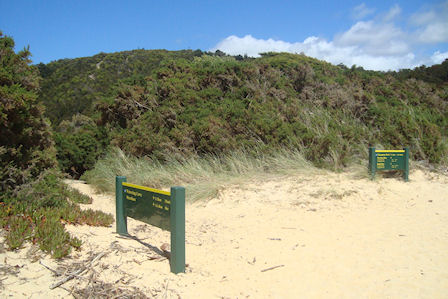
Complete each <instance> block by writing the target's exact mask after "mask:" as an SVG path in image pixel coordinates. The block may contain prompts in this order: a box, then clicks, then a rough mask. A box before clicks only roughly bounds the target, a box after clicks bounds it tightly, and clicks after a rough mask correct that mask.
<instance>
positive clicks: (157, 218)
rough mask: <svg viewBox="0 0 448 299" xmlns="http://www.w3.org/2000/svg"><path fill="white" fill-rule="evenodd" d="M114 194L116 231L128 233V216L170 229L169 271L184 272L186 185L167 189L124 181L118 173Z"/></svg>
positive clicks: (124, 178) (122, 233)
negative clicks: (168, 190)
mask: <svg viewBox="0 0 448 299" xmlns="http://www.w3.org/2000/svg"><path fill="white" fill-rule="evenodd" d="M115 193H116V215H117V233H119V234H120V235H129V234H128V229H127V217H131V218H134V219H136V220H140V221H142V222H145V223H148V224H150V225H154V226H157V227H159V228H161V229H163V230H168V231H170V233H171V254H170V268H171V272H173V273H176V274H177V273H180V272H185V188H183V187H171V191H170V192H167V191H162V190H157V189H153V188H149V187H145V186H139V185H135V184H131V183H127V182H126V177H123V176H117V177H116V181H115Z"/></svg>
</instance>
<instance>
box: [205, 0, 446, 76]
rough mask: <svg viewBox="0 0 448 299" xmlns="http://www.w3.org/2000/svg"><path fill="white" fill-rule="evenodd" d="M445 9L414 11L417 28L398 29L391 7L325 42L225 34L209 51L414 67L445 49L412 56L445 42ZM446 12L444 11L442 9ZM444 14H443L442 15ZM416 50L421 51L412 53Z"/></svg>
mask: <svg viewBox="0 0 448 299" xmlns="http://www.w3.org/2000/svg"><path fill="white" fill-rule="evenodd" d="M443 7H444V8H445V10H441V9H439V10H435V9H432V10H429V11H428V10H427V11H424V12H421V13H419V14H414V15H413V16H412V17H411V19H410V22H411V23H412V24H414V26H417V28H416V29H415V30H414V31H410V30H406V28H404V29H403V28H400V27H398V26H397V25H396V24H395V23H394V22H393V19H394V18H395V17H396V16H398V15H399V14H400V13H401V8H400V7H399V6H398V5H395V6H393V7H392V8H391V9H390V10H389V11H388V12H387V13H386V14H385V15H383V17H377V18H373V19H372V20H367V21H358V22H356V23H355V24H354V25H353V26H351V27H350V28H349V29H348V30H347V31H345V32H342V33H340V34H337V35H335V36H334V38H333V39H332V40H326V39H322V38H318V37H315V36H310V37H308V38H306V39H305V40H304V41H302V42H293V43H291V42H287V41H282V40H274V39H271V38H270V39H257V38H255V37H253V36H252V35H246V36H244V37H238V36H235V35H232V36H229V37H227V38H225V39H223V40H222V41H220V42H219V43H218V44H217V45H216V46H215V47H214V48H213V49H211V50H212V51H215V50H218V49H219V50H221V51H223V52H225V53H228V54H230V55H238V54H241V55H244V54H246V55H248V56H253V57H257V56H259V53H263V52H290V53H301V52H303V53H305V54H306V55H308V56H311V57H315V58H318V59H322V60H325V61H328V62H331V63H333V64H339V63H343V64H345V65H347V66H349V67H350V66H352V65H354V64H356V65H358V66H362V67H364V68H365V69H371V70H382V71H387V70H398V69H403V68H414V67H416V66H418V65H421V64H422V63H440V62H442V61H443V60H444V59H445V58H446V56H447V53H448V52H444V53H440V52H438V51H437V52H435V53H434V54H433V55H432V56H431V57H429V56H426V57H416V55H415V54H414V53H413V51H417V50H416V49H417V47H418V46H419V45H424V44H427V43H430V42H431V43H440V42H447V41H448V1H446V2H445V3H444V6H443ZM354 11H355V12H358V15H357V16H358V17H361V16H365V15H366V14H367V13H370V12H369V11H368V8H367V7H366V6H365V4H361V5H359V6H357V7H355V9H354ZM444 11H445V12H444ZM443 16H445V17H443ZM417 52H420V53H421V51H417Z"/></svg>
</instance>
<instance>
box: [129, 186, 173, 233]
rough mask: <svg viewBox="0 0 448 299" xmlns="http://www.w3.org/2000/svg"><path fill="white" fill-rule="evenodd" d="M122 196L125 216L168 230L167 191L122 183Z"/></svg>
mask: <svg viewBox="0 0 448 299" xmlns="http://www.w3.org/2000/svg"><path fill="white" fill-rule="evenodd" d="M123 198H124V199H125V206H126V214H127V216H129V217H132V218H134V219H136V220H140V221H142V222H145V223H148V224H151V225H154V226H157V227H159V228H161V229H164V230H170V205H171V194H170V193H169V192H166V191H162V190H157V189H152V188H148V187H144V186H138V185H134V184H130V183H123Z"/></svg>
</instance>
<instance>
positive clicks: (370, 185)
mask: <svg viewBox="0 0 448 299" xmlns="http://www.w3.org/2000/svg"><path fill="white" fill-rule="evenodd" d="M66 182H67V183H68V184H69V185H70V186H72V187H73V188H76V189H78V190H80V191H81V192H83V193H85V194H88V195H90V196H91V197H92V198H93V203H92V204H90V205H83V207H84V208H92V209H99V210H102V211H105V212H108V213H111V214H114V213H115V198H114V195H113V194H96V193H95V192H94V191H93V188H92V187H91V186H89V185H87V184H85V183H83V182H81V181H74V180H67V181H66ZM187 198H188V190H187ZM186 219H187V220H186V261H187V263H188V266H187V271H186V273H183V274H178V275H174V274H172V273H170V270H169V261H168V259H167V258H166V257H165V256H163V253H162V251H161V250H160V247H161V245H162V244H164V243H169V232H166V231H162V230H160V229H158V228H156V227H152V226H150V225H147V224H144V223H142V222H139V221H136V220H133V219H130V218H129V219H128V230H129V233H130V234H131V235H132V236H134V238H131V239H130V238H124V237H121V236H119V235H117V234H116V233H115V224H113V225H112V226H111V227H89V226H72V225H67V226H66V227H67V230H68V231H69V232H70V233H72V234H73V235H75V236H77V237H78V238H80V239H81V240H82V241H83V242H84V243H83V246H82V250H81V251H80V252H73V253H72V254H71V255H70V257H69V258H66V259H63V260H61V261H55V260H52V259H51V258H49V257H48V256H47V255H45V254H43V253H41V252H40V251H39V250H36V249H35V248H33V247H32V246H31V245H29V244H27V245H26V247H25V248H23V249H21V250H19V251H16V252H10V251H6V250H5V249H4V248H3V247H0V267H1V268H0V294H1V297H3V298H6V297H14V298H20V297H26V298H58V297H64V298H67V297H70V296H72V295H75V296H80V294H81V295H82V294H84V295H85V294H87V293H82V292H80V291H79V290H84V291H85V292H88V290H93V289H94V288H95V286H98V287H97V288H100V287H102V288H103V289H104V291H105V292H106V294H107V291H108V290H107V287H109V288H112V287H114V288H120V289H121V290H128V291H129V292H130V293H132V292H134V295H135V296H136V297H139V296H138V294H139V293H136V291H137V290H139V291H141V294H145V295H146V296H148V297H155V298H448V175H447V174H446V173H445V174H442V173H436V172H430V171H428V170H413V171H411V174H410V182H408V183H406V182H404V181H403V180H402V179H401V178H398V177H394V178H386V177H379V178H377V179H376V180H374V181H370V180H369V179H367V178H366V177H362V176H358V177H357V176H355V175H353V174H352V173H350V172H342V173H331V172H324V171H319V172H315V173H307V174H297V175H295V176H285V177H281V178H275V179H273V178H271V179H258V180H253V181H251V182H250V183H248V184H246V185H244V186H235V187H230V188H225V189H223V190H221V191H220V193H219V195H218V196H217V197H216V198H213V199H211V200H208V201H202V202H196V203H188V204H187V207H186ZM1 243H2V244H3V237H2V239H1ZM100 254H101V255H102V256H99V255H100ZM94 257H99V258H98V259H97V260H96V261H94V262H92V260H93V258H94ZM83 264H84V265H88V267H87V268H86V269H85V271H84V272H82V273H81V274H79V275H77V276H76V277H75V278H74V279H71V280H70V281H67V282H66V283H64V284H62V285H61V286H60V287H56V288H54V289H50V286H51V285H53V284H54V283H55V282H57V281H60V280H61V279H63V278H64V275H60V276H56V275H55V273H54V272H52V271H51V270H49V269H52V270H54V271H55V272H57V273H62V270H61V269H66V271H65V275H67V273H70V271H72V272H74V271H75V270H76V267H78V268H81V267H82V265H83ZM58 269H59V270H58ZM89 288H90V289H89ZM77 290H78V291H77ZM110 292H113V290H112V289H110ZM110 294H112V293H110ZM81 297H82V296H81ZM111 297H113V296H111Z"/></svg>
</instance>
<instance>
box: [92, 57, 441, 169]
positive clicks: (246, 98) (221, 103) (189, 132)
mask: <svg viewBox="0 0 448 299" xmlns="http://www.w3.org/2000/svg"><path fill="white" fill-rule="evenodd" d="M143 83H144V84H138V85H137V84H136V85H128V86H122V88H121V89H120V90H118V94H117V96H116V97H115V99H114V100H113V101H103V102H101V103H98V104H97V109H98V110H99V111H100V112H101V119H100V123H101V124H102V125H108V126H110V127H111V130H112V143H113V144H115V145H117V146H119V147H120V148H122V149H124V150H125V151H126V152H128V153H131V154H133V155H137V156H144V155H155V156H157V157H159V158H162V157H163V156H164V155H167V154H168V155H190V154H197V153H199V154H203V153H210V152H211V153H222V152H228V151H232V150H235V149H237V148H240V147H251V146H252V145H255V144H258V143H260V142H261V143H263V144H264V145H265V146H266V147H267V148H272V147H276V146H293V147H301V148H302V149H303V150H304V152H305V155H306V157H307V158H308V159H309V160H311V161H313V162H315V163H316V164H318V165H322V164H327V163H329V164H331V165H334V166H340V165H344V164H346V163H347V162H348V161H349V160H350V158H351V157H353V156H359V155H360V154H361V153H363V152H365V151H366V148H367V146H368V145H369V144H375V145H382V146H385V147H391V148H397V147H401V146H405V145H409V146H410V147H411V149H412V153H413V157H414V158H415V159H425V160H429V161H431V162H436V163H438V162H440V161H441V160H442V159H444V157H446V154H447V153H448V152H447V151H448V148H447V140H446V138H447V135H446V134H447V132H448V98H447V97H448V89H447V87H446V86H444V87H440V86H439V87H436V86H434V85H431V84H428V83H425V82H422V81H418V80H415V79H406V80H401V79H397V78H396V77H394V76H393V75H392V74H388V73H380V72H371V71H364V70H361V69H356V68H352V69H348V68H345V67H343V66H333V65H331V64H328V63H325V62H322V61H318V60H316V59H312V58H308V57H305V56H301V55H293V54H266V55H263V57H261V58H259V59H256V60H248V61H237V60H235V59H234V58H232V57H211V56H202V57H198V58H195V59H194V60H193V61H187V60H182V59H178V60H172V61H169V62H166V63H164V64H162V65H161V66H160V67H159V68H158V69H156V70H155V72H154V73H153V74H152V75H151V76H148V77H147V78H146V79H145V81H144V82H143Z"/></svg>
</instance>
